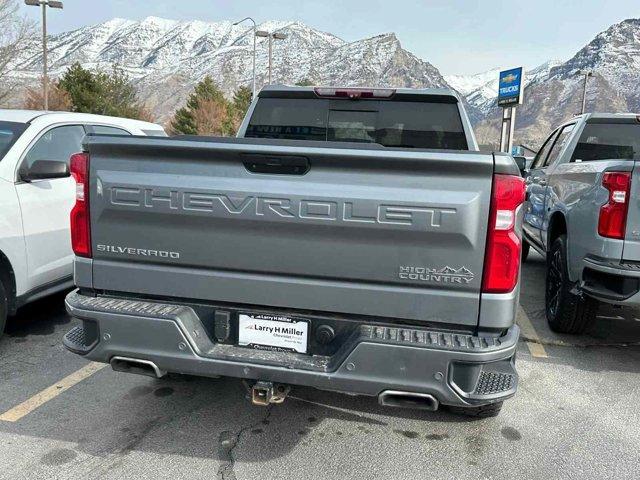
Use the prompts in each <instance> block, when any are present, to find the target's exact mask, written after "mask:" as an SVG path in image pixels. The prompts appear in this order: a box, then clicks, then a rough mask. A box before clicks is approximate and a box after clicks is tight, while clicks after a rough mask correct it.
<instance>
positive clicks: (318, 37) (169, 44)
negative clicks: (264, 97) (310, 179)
mask: <svg viewBox="0 0 640 480" xmlns="http://www.w3.org/2000/svg"><path fill="white" fill-rule="evenodd" d="M258 29H260V30H266V31H269V32H274V31H279V32H282V33H285V34H286V38H285V39H284V40H276V41H274V42H273V81H274V82H276V83H277V82H286V83H289V84H293V83H296V82H299V81H301V80H303V79H309V80H311V81H312V82H314V83H316V84H324V85H329V84H339V85H350V86H365V85H366V86H391V87H417V88H420V87H448V86H449V85H448V83H447V82H446V80H445V79H444V78H443V77H442V75H441V74H440V72H439V71H438V70H437V69H436V68H435V67H434V66H433V65H431V64H430V63H428V62H426V61H424V60H422V59H420V58H418V57H416V56H415V55H413V54H411V53H410V52H407V51H406V50H404V49H403V48H402V45H401V44H400V41H399V40H398V38H397V37H396V35H395V34H394V33H383V34H381V35H377V36H374V37H370V38H364V39H361V40H356V41H352V42H346V41H344V40H343V39H341V38H339V37H337V36H335V35H332V34H331V33H327V32H322V31H319V30H316V29H314V28H312V27H309V26H307V25H305V24H304V23H302V22H298V21H281V20H270V21H266V22H263V23H261V24H260V25H258ZM267 44H268V40H267V39H265V38H258V39H257V46H256V74H257V83H258V86H259V87H260V86H261V85H263V84H264V83H265V82H266V77H267V63H268V55H267V51H268V49H267ZM49 47H50V50H49V70H50V72H51V76H52V77H56V76H59V75H61V74H63V73H64V72H65V71H66V69H67V68H68V67H69V66H70V65H72V64H73V63H75V62H79V63H80V64H82V65H83V66H85V67H87V68H91V69H103V70H108V69H110V68H112V66H113V65H117V66H118V67H119V68H121V69H123V70H124V71H125V72H127V74H128V75H130V76H131V78H132V79H133V80H134V81H135V82H137V84H138V87H139V90H140V97H141V99H142V100H144V101H145V102H147V104H148V105H149V106H150V107H151V108H152V109H153V110H154V113H156V115H158V116H160V117H161V118H166V116H167V115H168V114H170V113H171V112H172V111H173V110H174V109H175V108H176V107H178V106H179V105H180V104H181V103H182V102H184V100H185V98H186V96H187V95H188V93H189V92H190V90H191V89H192V88H193V86H194V85H195V83H196V82H198V81H199V80H201V79H202V78H203V77H204V76H205V75H210V76H212V77H213V78H214V80H215V81H216V82H217V83H218V84H219V85H220V87H221V88H222V90H223V91H224V92H225V93H226V94H227V95H231V94H232V93H233V92H234V91H235V90H236V89H237V88H238V86H239V85H251V82H252V57H253V28H252V26H251V25H248V24H246V23H243V24H240V25H233V24H232V23H231V22H229V21H221V22H203V21H200V20H194V21H179V20H167V19H163V18H159V17H147V18H145V19H143V20H140V21H133V20H127V19H121V18H114V19H112V20H109V21H107V22H104V23H102V24H97V25H92V26H87V27H83V28H80V29H77V30H73V31H70V32H64V33H60V34H57V35H51V36H50V37H49ZM41 62H42V57H41V50H40V43H39V42H38V41H37V40H36V39H34V41H33V42H32V44H31V45H30V47H29V48H28V49H27V50H26V52H25V53H24V54H22V55H21V56H20V57H19V58H18V60H17V61H16V62H15V63H14V64H13V65H12V68H13V70H14V72H15V75H16V76H18V77H21V78H24V79H25V80H27V81H31V82H35V80H36V79H37V78H38V77H39V76H40V72H41V68H42V64H41Z"/></svg>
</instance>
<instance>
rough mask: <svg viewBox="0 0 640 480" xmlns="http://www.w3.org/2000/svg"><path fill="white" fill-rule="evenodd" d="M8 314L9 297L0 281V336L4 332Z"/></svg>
mask: <svg viewBox="0 0 640 480" xmlns="http://www.w3.org/2000/svg"><path fill="white" fill-rule="evenodd" d="M8 314H9V299H8V298H7V292H6V291H5V289H4V285H3V283H2V281H0V337H2V334H3V333H4V328H5V326H6V324H7V315H8Z"/></svg>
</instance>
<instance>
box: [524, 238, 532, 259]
mask: <svg viewBox="0 0 640 480" xmlns="http://www.w3.org/2000/svg"><path fill="white" fill-rule="evenodd" d="M530 249H531V245H529V242H527V241H526V240H525V239H524V238H523V239H522V263H524V262H526V261H527V258H528V257H529V250H530Z"/></svg>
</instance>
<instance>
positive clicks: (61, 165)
mask: <svg viewBox="0 0 640 480" xmlns="http://www.w3.org/2000/svg"><path fill="white" fill-rule="evenodd" d="M68 176H69V166H68V165H67V162H60V161H56V160H36V161H35V162H33V163H32V164H31V166H30V167H28V168H26V169H25V170H24V171H22V172H21V174H20V178H22V180H24V181H25V182H30V181H31V180H43V179H47V178H64V177H68Z"/></svg>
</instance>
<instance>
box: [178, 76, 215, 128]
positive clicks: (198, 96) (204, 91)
mask: <svg viewBox="0 0 640 480" xmlns="http://www.w3.org/2000/svg"><path fill="white" fill-rule="evenodd" d="M205 101H206V102H217V103H219V104H220V105H224V106H225V107H226V104H227V101H226V99H225V98H224V95H223V94H222V91H221V90H220V89H219V88H218V87H217V86H216V84H215V83H214V81H213V79H212V78H211V77H210V76H209V75H207V76H206V77H204V79H202V81H201V82H200V83H198V84H197V85H196V86H195V88H194V90H193V93H191V95H189V99H188V100H187V104H186V105H185V106H184V107H182V108H180V109H179V110H178V111H176V113H175V115H174V117H173V121H172V122H171V130H172V131H173V132H175V133H181V134H185V135H198V126H197V124H196V111H197V110H198V108H199V107H200V104H201V103H203V102H205Z"/></svg>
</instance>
